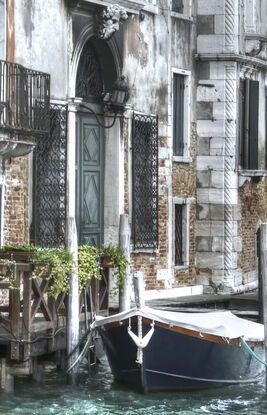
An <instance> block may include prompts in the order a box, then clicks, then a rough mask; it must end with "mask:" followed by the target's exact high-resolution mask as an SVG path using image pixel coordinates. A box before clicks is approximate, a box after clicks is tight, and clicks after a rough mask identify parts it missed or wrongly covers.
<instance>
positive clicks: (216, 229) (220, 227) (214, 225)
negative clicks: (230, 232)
mask: <svg viewBox="0 0 267 415" xmlns="http://www.w3.org/2000/svg"><path fill="white" fill-rule="evenodd" d="M210 234H211V236H224V221H218V220H217V221H216V220H213V221H211V226H210Z"/></svg>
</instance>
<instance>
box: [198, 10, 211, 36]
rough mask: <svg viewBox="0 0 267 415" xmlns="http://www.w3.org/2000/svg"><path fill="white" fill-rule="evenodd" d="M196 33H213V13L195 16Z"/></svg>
mask: <svg viewBox="0 0 267 415" xmlns="http://www.w3.org/2000/svg"><path fill="white" fill-rule="evenodd" d="M197 34H200V35H208V34H214V16H213V15H201V16H197Z"/></svg>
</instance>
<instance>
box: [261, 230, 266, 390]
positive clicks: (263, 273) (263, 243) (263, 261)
mask: <svg viewBox="0 0 267 415" xmlns="http://www.w3.org/2000/svg"><path fill="white" fill-rule="evenodd" d="M260 245H261V277H262V278H261V279H262V301H260V304H262V308H263V309H262V313H261V315H262V316H263V324H264V333H265V335H264V336H265V337H264V344H265V359H266V357H267V223H263V224H262V225H261V244H260ZM266 384H267V376H266Z"/></svg>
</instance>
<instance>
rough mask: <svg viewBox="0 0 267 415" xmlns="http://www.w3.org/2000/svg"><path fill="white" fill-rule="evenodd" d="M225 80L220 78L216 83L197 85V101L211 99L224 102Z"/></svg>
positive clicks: (211, 100)
mask: <svg viewBox="0 0 267 415" xmlns="http://www.w3.org/2000/svg"><path fill="white" fill-rule="evenodd" d="M224 84H225V83H224V81H223V80H219V81H217V82H216V85H215V84H214V83H211V84H208V83H205V84H204V83H202V84H200V85H198V87H197V101H210V102H224V100H225V88H224Z"/></svg>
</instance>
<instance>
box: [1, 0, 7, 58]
mask: <svg viewBox="0 0 267 415" xmlns="http://www.w3.org/2000/svg"><path fill="white" fill-rule="evenodd" d="M5 20H6V1H5V0H0V59H3V60H4V59H5V58H6V23H5Z"/></svg>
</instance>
